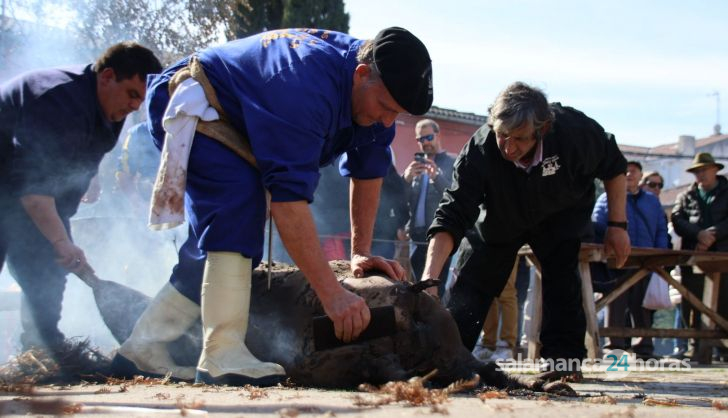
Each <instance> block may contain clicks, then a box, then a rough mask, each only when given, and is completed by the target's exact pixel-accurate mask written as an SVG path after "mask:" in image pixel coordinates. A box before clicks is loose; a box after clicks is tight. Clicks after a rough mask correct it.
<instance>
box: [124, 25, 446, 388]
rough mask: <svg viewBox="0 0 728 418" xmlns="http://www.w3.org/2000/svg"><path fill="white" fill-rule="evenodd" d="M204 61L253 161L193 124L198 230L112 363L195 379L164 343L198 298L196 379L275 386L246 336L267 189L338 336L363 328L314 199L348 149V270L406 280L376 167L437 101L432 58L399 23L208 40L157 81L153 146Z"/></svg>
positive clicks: (275, 373) (189, 208)
mask: <svg viewBox="0 0 728 418" xmlns="http://www.w3.org/2000/svg"><path fill="white" fill-rule="evenodd" d="M196 61H197V62H199V63H200V64H201V66H202V69H203V70H204V73H205V75H206V78H207V79H208V80H209V84H210V87H211V89H212V90H214V93H215V94H216V96H217V100H219V104H220V107H221V111H222V113H224V115H220V119H221V120H224V121H225V122H226V123H227V124H228V125H229V126H230V127H231V128H232V129H233V130H234V131H236V132H238V133H240V134H241V135H243V136H245V137H247V139H248V141H249V144H250V148H251V149H252V154H253V156H254V158H255V161H256V164H255V165H256V166H253V165H252V164H251V163H249V162H248V161H246V160H244V159H243V158H241V157H240V156H239V155H236V154H235V153H234V152H232V151H231V150H230V149H228V148H227V147H226V146H225V145H222V144H221V143H220V142H218V141H217V140H216V139H213V138H212V137H211V136H208V135H206V134H203V133H201V132H199V129H198V132H196V133H195V134H194V142H193V143H192V146H191V149H190V154H189V165H188V171H187V180H186V190H185V195H184V205H185V211H186V216H187V220H188V221H189V223H190V226H191V227H190V237H189V239H188V241H187V243H186V244H185V245H184V246H183V248H182V250H181V251H180V262H179V264H178V266H177V267H176V268H175V270H174V272H173V273H172V277H171V279H170V284H169V285H167V286H165V288H164V289H162V291H161V292H160V293H159V294H158V295H157V298H156V299H155V301H154V302H153V303H152V304H151V305H150V307H149V309H147V311H146V312H145V313H144V314H143V315H142V317H141V318H140V319H139V321H138V322H137V325H136V327H135V329H134V332H133V333H132V335H131V337H130V338H129V340H127V342H126V343H125V344H124V345H122V347H121V348H120V350H119V353H120V356H117V358H116V360H115V364H116V365H117V366H118V367H117V371H118V370H122V371H123V370H124V369H125V368H126V370H127V372H128V371H130V370H131V371H136V370H134V369H138V370H140V371H142V372H145V373H147V374H162V373H166V372H167V371H169V372H172V373H173V375H175V377H180V378H189V377H190V373H189V371H188V370H185V369H183V368H179V367H177V366H176V365H175V364H174V362H173V361H172V360H171V358H170V357H169V354H168V353H167V351H166V347H165V344H166V343H167V342H169V341H171V340H174V339H175V338H177V337H178V336H179V335H180V334H181V333H183V332H184V331H185V330H186V329H187V327H188V326H189V325H190V324H191V323H192V322H193V321H194V320H195V319H196V315H197V312H199V311H200V308H199V307H197V302H200V303H201V311H202V322H203V333H204V336H203V350H202V354H201V356H200V360H199V363H198V366H197V373H196V374H197V377H196V379H197V380H198V381H202V382H207V383H227V384H234V385H243V384H256V385H269V384H275V383H277V382H279V381H280V380H281V379H282V378H283V377H284V374H285V371H284V370H283V369H282V368H281V367H280V366H279V365H277V364H273V363H267V362H263V361H260V360H259V359H257V358H255V356H253V355H252V354H251V353H250V352H249V350H248V349H247V347H246V345H245V334H246V331H247V323H248V306H249V298H250V285H251V284H250V280H251V270H252V268H253V267H255V266H257V265H258V263H259V262H260V259H261V255H262V252H263V251H262V248H263V240H264V237H263V235H264V234H263V230H264V224H265V220H266V200H267V199H266V193H267V194H268V195H269V196H270V214H271V216H272V218H273V220H274V221H275V223H276V226H277V228H278V231H279V233H280V236H281V239H282V241H283V242H284V244H285V245H286V249H287V250H288V253H289V255H290V256H291V258H292V259H293V260H294V261H295V263H296V264H297V266H298V267H299V268H300V269H301V271H302V272H303V273H304V274H305V275H306V277H307V278H308V280H309V281H310V283H311V286H312V287H313V289H314V290H315V291H316V294H317V295H318V297H319V299H320V301H321V303H322V305H323V307H324V311H325V312H326V314H327V315H328V316H329V317H330V318H331V319H332V320H333V322H334V327H335V331H336V335H337V337H339V338H340V339H342V340H343V341H350V340H352V339H355V338H356V337H357V336H358V335H359V334H360V333H361V332H362V331H363V330H364V329H365V328H366V326H367V325H368V323H369V320H370V313H369V309H368V307H367V305H366V303H365V301H364V300H363V299H362V298H360V297H359V296H357V295H355V294H353V293H351V292H349V291H347V290H345V289H344V288H343V287H342V286H341V285H340V284H339V283H338V282H337V279H336V276H335V275H334V273H333V271H332V270H331V268H330V267H329V265H328V263H327V262H326V260H325V258H324V255H323V252H322V250H321V247H320V245H319V244H318V238H317V233H316V229H315V226H314V221H313V218H312V216H311V211H310V209H309V207H308V204H309V203H310V202H311V201H312V199H313V192H314V189H315V188H316V185H317V183H318V179H319V167H321V166H324V165H327V164H330V163H331V162H332V161H334V160H335V158H336V157H337V156H339V155H341V154H345V158H344V161H343V162H342V165H341V170H340V171H341V174H342V175H347V176H350V177H351V190H352V192H351V210H350V213H351V221H352V251H351V252H352V257H351V263H352V265H351V267H352V271H353V273H354V274H355V275H357V276H360V275H362V274H363V272H364V271H366V270H370V269H379V270H382V271H384V272H385V273H386V274H387V275H389V276H391V277H393V278H397V279H403V278H404V270H403V269H402V267H401V266H399V264H397V263H396V262H394V261H391V260H385V259H383V258H381V257H374V256H372V255H371V253H370V247H371V241H372V228H373V225H374V218H375V214H376V210H377V205H378V200H379V190H380V187H381V183H382V180H381V178H382V177H383V176H384V174H385V173H386V170H387V168H388V167H389V165H390V162H391V153H390V151H389V145H390V143H391V142H392V139H393V138H394V126H393V123H394V120H395V118H396V117H397V116H398V115H399V114H400V113H403V112H409V113H412V114H417V115H419V114H423V113H425V112H426V111H427V110H428V109H429V108H430V105H431V104H432V75H431V71H432V70H431V62H430V57H429V54H428V52H427V49H426V48H425V46H424V45H423V44H422V42H420V40H419V39H417V38H416V37H415V36H414V35H412V34H411V33H410V32H408V31H406V30H404V29H402V28H396V27H393V28H388V29H385V30H383V31H381V32H380V33H379V34H378V35H377V36H376V37H375V39H373V40H369V41H365V40H359V39H355V38H353V37H351V36H349V35H346V34H343V33H338V32H332V31H326V30H317V29H303V30H298V29H284V30H277V31H272V32H265V33H261V34H258V35H254V36H251V37H248V38H245V39H240V40H237V41H232V42H229V43H227V44H224V45H220V46H216V47H211V48H208V49H205V50H203V51H200V52H199V53H198V54H197V55H196V58H194V59H192V58H188V59H184V60H182V61H181V62H180V63H177V64H175V65H174V66H172V67H171V68H169V69H167V70H166V71H165V72H164V73H163V74H161V75H160V76H158V77H157V78H156V79H154V80H153V81H152V82H151V85H150V99H149V107H148V113H149V122H150V124H149V126H150V129H151V132H152V134H153V136H154V137H155V141H156V142H157V144H158V146H161V145H162V142H163V141H169V139H165V137H167V138H168V137H169V135H170V132H169V131H165V128H164V126H163V120H162V119H163V118H166V116H164V115H165V109H167V104H168V103H169V102H170V93H169V91H168V86H169V84H170V79H171V78H172V77H173V76H174V75H175V74H176V73H177V71H178V70H181V69H184V68H185V67H188V65H189V66H190V68H191V67H192V65H194V63H195V62H196ZM205 96H206V97H207V96H208V94H207V92H205ZM174 99H175V97H174V96H172V98H171V100H174ZM208 101H209V99H208ZM210 104H211V105H212V102H210ZM167 110H169V109H167ZM172 110H174V109H172ZM165 123H166V121H165ZM202 270H204V272H203V273H202V274H200V271H202ZM201 282H202V283H201ZM162 324H163V328H164V332H163V333H160V332H159V330H160V329H161V328H162ZM120 374H122V373H120Z"/></svg>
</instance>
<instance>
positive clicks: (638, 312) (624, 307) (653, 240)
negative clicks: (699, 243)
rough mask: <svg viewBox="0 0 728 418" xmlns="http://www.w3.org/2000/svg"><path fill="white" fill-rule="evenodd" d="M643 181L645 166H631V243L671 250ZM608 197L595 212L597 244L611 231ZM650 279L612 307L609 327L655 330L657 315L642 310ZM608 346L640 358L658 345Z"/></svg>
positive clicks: (615, 342)
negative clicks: (608, 224) (632, 353)
mask: <svg viewBox="0 0 728 418" xmlns="http://www.w3.org/2000/svg"><path fill="white" fill-rule="evenodd" d="M641 180H642V164H641V163H640V162H638V161H629V162H627V233H628V234H629V240H630V243H631V244H632V245H633V246H636V247H648V248H668V238H667V221H666V219H665V215H664V212H663V211H662V206H661V205H660V201H659V199H658V198H657V196H655V195H653V194H652V193H648V192H645V191H644V190H642V189H641V188H640V181H641ZM607 198H608V197H607V194H606V193H603V194H602V195H601V196H599V199H597V203H596V205H595V206H594V211H593V212H592V222H593V223H594V233H595V236H596V239H597V242H601V241H602V240H603V238H604V234H605V232H606V229H607V220H608V219H609V208H608V204H607ZM634 272H635V270H632V269H629V270H622V271H620V272H619V273H618V274H617V275H618V277H619V278H618V279H617V284H619V283H620V282H621V281H623V280H626V279H627V278H628V277H630V276H631V275H632V274H633V273H634ZM648 284H649V275H648V278H646V279H642V280H640V281H639V282H637V283H636V284H635V285H634V286H632V287H630V288H629V290H627V291H626V292H625V293H623V294H622V295H620V296H619V297H618V298H617V299H615V300H614V301H613V302H612V303H611V304H610V305H609V312H608V313H607V326H609V327H618V328H623V327H625V326H630V325H633V327H634V328H652V316H653V315H654V311H653V310H650V309H645V308H643V307H642V301H643V300H644V298H645V292H646V291H647V285H648ZM607 340H608V342H607V344H606V346H605V348H606V349H609V350H615V349H620V350H627V349H630V350H632V351H633V352H634V353H635V354H636V355H637V357H638V358H642V359H649V358H652V357H653V351H654V343H653V341H652V338H649V337H641V338H638V339H637V342H636V343H635V344H631V341H630V339H629V338H627V339H625V338H614V337H613V338H608V339H607Z"/></svg>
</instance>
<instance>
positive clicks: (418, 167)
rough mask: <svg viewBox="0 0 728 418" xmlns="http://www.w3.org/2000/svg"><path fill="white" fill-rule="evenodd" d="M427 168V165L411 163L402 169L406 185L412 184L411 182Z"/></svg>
mask: <svg viewBox="0 0 728 418" xmlns="http://www.w3.org/2000/svg"><path fill="white" fill-rule="evenodd" d="M427 168H428V164H425V163H419V162H417V161H412V162H411V163H409V165H408V166H407V168H405V169H404V180H405V181H406V182H407V183H412V180H414V179H415V177H418V176H419V175H421V174H422V173H424V172H425V171H427Z"/></svg>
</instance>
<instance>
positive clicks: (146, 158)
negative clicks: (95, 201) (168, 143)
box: [116, 122, 159, 218]
mask: <svg viewBox="0 0 728 418" xmlns="http://www.w3.org/2000/svg"><path fill="white" fill-rule="evenodd" d="M158 168H159V150H158V149H157V147H155V146H154V141H153V139H152V135H151V134H150V133H149V129H147V126H146V122H140V123H137V124H136V125H134V126H132V127H131V128H129V130H128V132H127V135H126V139H125V140H124V144H123V146H122V149H121V156H120V157H119V161H118V167H117V170H116V184H117V186H118V188H119V190H121V192H122V193H123V194H124V196H125V197H126V198H127V199H128V201H129V203H130V205H131V208H132V212H133V213H134V214H136V215H137V217H140V218H146V217H147V216H148V214H149V213H148V212H149V198H150V197H151V196H152V187H153V186H154V180H155V178H156V177H157V169H158Z"/></svg>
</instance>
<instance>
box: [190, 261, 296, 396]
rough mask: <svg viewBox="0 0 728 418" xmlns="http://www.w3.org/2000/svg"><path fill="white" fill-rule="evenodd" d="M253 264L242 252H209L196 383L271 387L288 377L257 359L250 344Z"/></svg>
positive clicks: (204, 282)
mask: <svg viewBox="0 0 728 418" xmlns="http://www.w3.org/2000/svg"><path fill="white" fill-rule="evenodd" d="M251 264H252V262H251V260H250V259H249V258H245V257H243V256H242V255H240V254H238V253H232V252H208V253H207V261H206V262H205V275H204V278H203V282H202V332H203V337H202V338H203V346H202V354H201V355H200V362H199V363H198V365H197V378H196V382H197V383H209V384H220V385H223V384H224V385H233V386H243V385H247V384H250V385H256V386H272V385H275V384H278V383H280V382H282V381H283V380H284V379H285V375H286V372H285V370H283V367H281V366H280V365H278V364H276V363H266V362H262V361H260V360H258V359H257V358H255V356H253V354H252V353H251V352H250V351H249V350H248V347H246V346H245V335H246V333H247V332H248V313H249V310H250V291H251V281H252V273H253V270H252V266H251Z"/></svg>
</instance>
